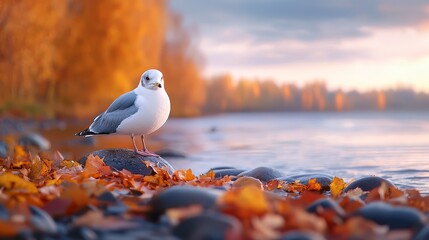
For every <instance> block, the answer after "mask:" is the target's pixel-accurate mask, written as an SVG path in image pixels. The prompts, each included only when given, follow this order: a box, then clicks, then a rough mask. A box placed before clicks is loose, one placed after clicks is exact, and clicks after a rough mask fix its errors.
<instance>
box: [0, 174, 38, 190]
mask: <svg viewBox="0 0 429 240" xmlns="http://www.w3.org/2000/svg"><path fill="white" fill-rule="evenodd" d="M0 187H2V188H4V189H6V190H23V191H26V192H29V193H37V192H38V190H37V187H36V185H34V183H32V182H29V181H26V180H24V179H22V178H21V177H19V176H17V175H15V174H12V173H4V174H2V175H0Z"/></svg>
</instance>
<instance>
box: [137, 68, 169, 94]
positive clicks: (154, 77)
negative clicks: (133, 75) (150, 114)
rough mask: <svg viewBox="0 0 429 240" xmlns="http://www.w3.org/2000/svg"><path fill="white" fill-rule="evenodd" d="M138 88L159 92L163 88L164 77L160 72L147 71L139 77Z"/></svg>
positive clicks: (154, 70)
mask: <svg viewBox="0 0 429 240" xmlns="http://www.w3.org/2000/svg"><path fill="white" fill-rule="evenodd" d="M139 87H143V88H146V89H149V90H159V89H163V88H164V77H163V76H162V72H160V71H158V70H156V69H149V70H147V71H146V72H144V73H143V74H142V76H141V77H140V84H139Z"/></svg>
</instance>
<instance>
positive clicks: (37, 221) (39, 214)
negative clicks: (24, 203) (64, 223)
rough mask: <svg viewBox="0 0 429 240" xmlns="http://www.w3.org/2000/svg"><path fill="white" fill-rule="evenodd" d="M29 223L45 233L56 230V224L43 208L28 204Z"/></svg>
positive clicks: (55, 231)
mask: <svg viewBox="0 0 429 240" xmlns="http://www.w3.org/2000/svg"><path fill="white" fill-rule="evenodd" d="M30 212H31V225H32V226H33V227H34V228H35V229H36V230H37V231H40V232H43V233H47V234H55V233H57V232H58V226H57V224H56V223H55V221H54V220H53V219H52V217H51V216H50V215H49V214H48V213H46V212H45V211H44V210H42V209H40V208H38V207H35V206H30Z"/></svg>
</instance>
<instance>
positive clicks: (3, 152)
mask: <svg viewBox="0 0 429 240" xmlns="http://www.w3.org/2000/svg"><path fill="white" fill-rule="evenodd" d="M5 157H7V144H6V143H5V142H3V141H1V140H0V158H5Z"/></svg>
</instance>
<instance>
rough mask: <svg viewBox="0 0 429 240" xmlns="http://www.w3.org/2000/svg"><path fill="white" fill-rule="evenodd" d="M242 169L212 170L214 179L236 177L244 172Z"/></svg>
mask: <svg viewBox="0 0 429 240" xmlns="http://www.w3.org/2000/svg"><path fill="white" fill-rule="evenodd" d="M244 171H245V170H243V169H221V170H214V173H215V178H223V177H225V176H234V177H236V176H238V175H239V174H240V173H242V172H244Z"/></svg>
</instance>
